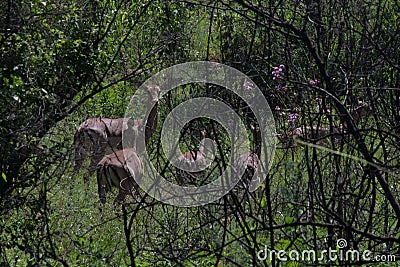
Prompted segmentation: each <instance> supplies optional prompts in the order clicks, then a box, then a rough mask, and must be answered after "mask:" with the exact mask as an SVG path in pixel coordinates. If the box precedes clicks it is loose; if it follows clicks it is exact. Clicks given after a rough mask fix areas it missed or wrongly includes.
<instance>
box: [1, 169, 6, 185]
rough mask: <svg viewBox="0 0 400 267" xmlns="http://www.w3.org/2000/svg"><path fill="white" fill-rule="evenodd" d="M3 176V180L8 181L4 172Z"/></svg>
mask: <svg viewBox="0 0 400 267" xmlns="http://www.w3.org/2000/svg"><path fill="white" fill-rule="evenodd" d="M1 177H3V180H4V181H5V182H6V183H7V176H6V174H5V173H4V172H2V173H1Z"/></svg>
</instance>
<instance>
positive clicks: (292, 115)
mask: <svg viewBox="0 0 400 267" xmlns="http://www.w3.org/2000/svg"><path fill="white" fill-rule="evenodd" d="M288 116H289V119H288V120H287V123H288V124H295V123H296V121H297V118H298V117H299V114H297V113H289V114H288Z"/></svg>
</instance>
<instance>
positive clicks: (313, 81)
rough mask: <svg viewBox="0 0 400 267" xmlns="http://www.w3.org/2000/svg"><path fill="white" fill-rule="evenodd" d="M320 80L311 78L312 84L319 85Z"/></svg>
mask: <svg viewBox="0 0 400 267" xmlns="http://www.w3.org/2000/svg"><path fill="white" fill-rule="evenodd" d="M318 83H319V81H318V80H317V79H313V80H310V84H311V85H317V84H318Z"/></svg>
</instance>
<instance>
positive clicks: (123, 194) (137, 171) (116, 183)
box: [97, 148, 144, 212]
mask: <svg viewBox="0 0 400 267" xmlns="http://www.w3.org/2000/svg"><path fill="white" fill-rule="evenodd" d="M126 155H127V157H125V156H126ZM128 163H129V166H130V167H132V168H131V169H129V168H128ZM143 173H144V169H143V163H142V161H141V160H140V158H139V156H138V155H137V153H136V150H135V149H134V148H127V149H124V150H118V151H116V152H114V153H112V154H109V155H107V156H105V157H104V158H103V159H102V160H101V161H100V162H99V164H98V165H97V185H98V194H99V199H100V202H101V206H102V205H104V204H105V202H106V197H107V192H109V191H111V189H112V187H117V188H118V190H119V193H118V196H117V197H116V198H115V200H114V205H116V204H117V203H124V202H125V201H126V199H127V198H128V197H129V195H130V194H132V196H134V198H135V200H137V199H136V194H137V190H138V187H137V184H136V181H135V178H136V179H140V178H142V176H143ZM100 211H101V212H102V207H101V208H100Z"/></svg>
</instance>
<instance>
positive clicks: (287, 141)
mask: <svg viewBox="0 0 400 267" xmlns="http://www.w3.org/2000/svg"><path fill="white" fill-rule="evenodd" d="M343 133H345V130H344V129H343V128H341V127H328V126H320V127H317V126H301V127H298V128H295V129H294V130H293V131H290V132H288V133H287V134H285V135H283V136H279V135H278V137H279V138H280V139H281V142H282V147H283V148H289V147H294V146H295V142H294V139H295V138H299V139H300V140H303V141H310V140H316V141H317V142H319V143H324V142H326V139H327V138H328V137H329V136H332V135H333V136H334V138H335V140H338V139H340V138H341V135H342V134H343Z"/></svg>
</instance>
